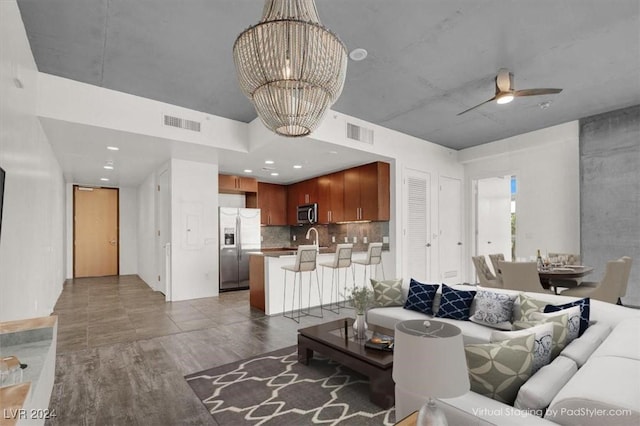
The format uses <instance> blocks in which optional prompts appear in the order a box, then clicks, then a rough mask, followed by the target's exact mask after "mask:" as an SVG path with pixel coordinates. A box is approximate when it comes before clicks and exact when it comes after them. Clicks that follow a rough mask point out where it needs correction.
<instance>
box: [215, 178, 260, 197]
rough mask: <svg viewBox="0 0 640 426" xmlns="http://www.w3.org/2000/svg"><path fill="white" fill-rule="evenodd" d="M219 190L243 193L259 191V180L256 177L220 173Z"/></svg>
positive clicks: (223, 192) (224, 192) (227, 192)
mask: <svg viewBox="0 0 640 426" xmlns="http://www.w3.org/2000/svg"><path fill="white" fill-rule="evenodd" d="M218 192H219V193H221V194H241V193H244V192H258V181H257V180H256V179H255V178H249V177H243V176H233V175H218Z"/></svg>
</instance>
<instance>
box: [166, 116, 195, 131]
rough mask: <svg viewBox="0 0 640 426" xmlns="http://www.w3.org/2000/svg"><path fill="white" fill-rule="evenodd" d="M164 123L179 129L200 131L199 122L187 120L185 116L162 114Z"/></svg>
mask: <svg viewBox="0 0 640 426" xmlns="http://www.w3.org/2000/svg"><path fill="white" fill-rule="evenodd" d="M164 125H165V126H171V127H177V128H179V129H185V130H192V131H194V132H199V131H200V122H198V121H193V120H187V119H186V118H180V117H173V116H171V115H166V114H165V115H164Z"/></svg>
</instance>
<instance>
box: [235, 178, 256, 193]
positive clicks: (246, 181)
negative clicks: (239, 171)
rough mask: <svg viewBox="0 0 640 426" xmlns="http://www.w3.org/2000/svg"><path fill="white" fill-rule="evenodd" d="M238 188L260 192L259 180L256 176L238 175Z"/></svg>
mask: <svg viewBox="0 0 640 426" xmlns="http://www.w3.org/2000/svg"><path fill="white" fill-rule="evenodd" d="M237 179H238V189H239V190H240V191H242V192H258V181H257V179H256V178H249V177H237Z"/></svg>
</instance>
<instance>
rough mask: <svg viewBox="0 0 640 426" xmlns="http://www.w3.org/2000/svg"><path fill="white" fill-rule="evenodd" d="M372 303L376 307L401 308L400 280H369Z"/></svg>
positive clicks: (402, 302) (402, 299) (402, 301)
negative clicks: (371, 290) (371, 289)
mask: <svg viewBox="0 0 640 426" xmlns="http://www.w3.org/2000/svg"><path fill="white" fill-rule="evenodd" d="M371 286H372V287H373V302H374V304H375V305H376V306H402V305H403V304H404V298H403V297H402V278H400V279H398V280H386V281H376V280H374V279H372V280H371Z"/></svg>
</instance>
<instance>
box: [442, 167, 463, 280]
mask: <svg viewBox="0 0 640 426" xmlns="http://www.w3.org/2000/svg"><path fill="white" fill-rule="evenodd" d="M438 201H439V202H438V206H439V207H438V223H439V227H440V230H439V237H440V244H439V247H440V280H441V281H442V282H443V283H446V284H458V283H461V282H462V184H461V182H460V179H455V178H449V177H445V176H441V177H440V194H439V198H438Z"/></svg>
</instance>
